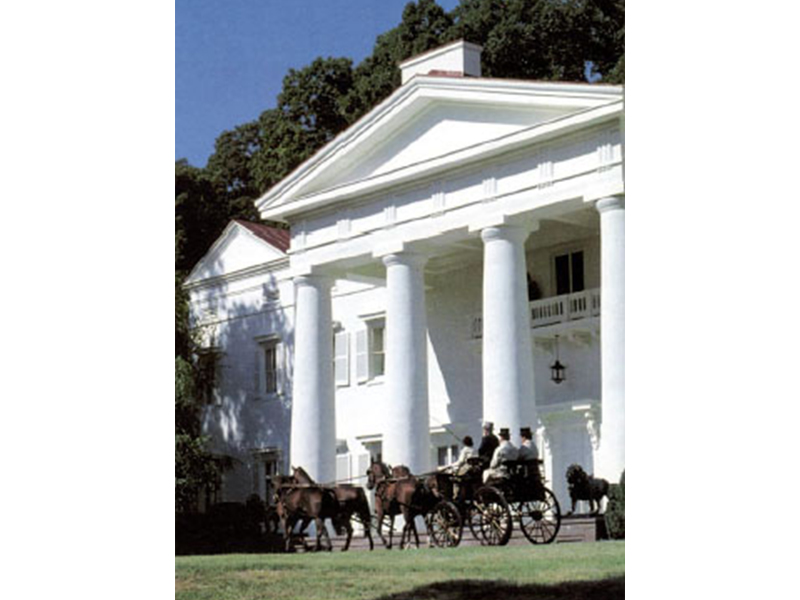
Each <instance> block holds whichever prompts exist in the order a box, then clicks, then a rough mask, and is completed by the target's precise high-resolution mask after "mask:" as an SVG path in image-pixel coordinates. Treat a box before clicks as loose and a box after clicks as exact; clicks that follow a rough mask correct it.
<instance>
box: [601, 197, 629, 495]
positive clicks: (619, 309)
mask: <svg viewBox="0 0 800 600" xmlns="http://www.w3.org/2000/svg"><path fill="white" fill-rule="evenodd" d="M596 207H597V210H598V212H599V213H600V248H601V250H600V360H601V372H602V387H601V390H602V398H601V400H602V424H601V426H600V448H599V452H598V465H597V468H596V469H595V472H596V473H598V475H599V476H600V477H603V478H605V479H608V480H609V481H611V482H612V483H616V482H618V481H619V478H620V475H621V474H622V471H623V469H625V200H624V197H622V196H612V197H609V198H603V199H601V200H598V202H597V205H596Z"/></svg>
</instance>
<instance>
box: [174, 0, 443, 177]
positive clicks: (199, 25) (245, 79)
mask: <svg viewBox="0 0 800 600" xmlns="http://www.w3.org/2000/svg"><path fill="white" fill-rule="evenodd" d="M407 2H408V0H282V1H276V0H176V2H175V158H176V159H177V158H187V159H188V160H189V162H190V163H191V164H193V165H195V166H198V167H203V166H205V164H206V161H207V160H208V157H209V155H210V154H211V153H212V152H213V150H214V140H215V139H216V137H217V136H218V135H219V134H220V133H222V132H223V131H224V130H226V129H232V128H233V127H235V126H236V125H240V124H241V123H245V122H247V121H251V120H253V119H255V118H256V117H258V115H259V114H261V112H262V111H263V110H265V109H267V108H271V107H274V106H275V98H276V96H277V95H278V93H279V92H280V89H281V83H282V81H283V77H284V75H286V72H287V71H288V70H289V69H290V68H302V67H304V66H305V65H307V64H309V63H310V62H311V61H313V60H314V59H315V58H316V57H318V56H323V57H328V56H334V57H339V56H345V57H348V58H351V59H353V64H354V65H356V64H358V63H359V62H360V61H361V60H362V59H363V58H365V57H366V56H368V55H369V54H370V53H371V52H372V48H373V46H374V44H375V38H376V37H377V36H378V35H379V34H381V33H383V32H385V31H387V30H389V29H391V28H392V27H394V26H396V25H397V24H398V23H399V22H400V20H401V17H402V14H403V7H404V6H405V5H406V3H407ZM437 2H438V4H439V5H440V6H442V7H443V8H444V9H445V10H447V11H450V10H452V9H453V8H454V7H455V6H456V5H457V4H458V0H437Z"/></svg>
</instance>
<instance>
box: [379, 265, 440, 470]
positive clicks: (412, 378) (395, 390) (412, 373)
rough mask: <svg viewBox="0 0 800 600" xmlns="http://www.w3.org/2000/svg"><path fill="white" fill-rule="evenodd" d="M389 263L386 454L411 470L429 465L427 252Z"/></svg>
mask: <svg viewBox="0 0 800 600" xmlns="http://www.w3.org/2000/svg"><path fill="white" fill-rule="evenodd" d="M383 263H384V264H385V265H386V347H385V351H386V385H387V392H388V393H387V399H386V400H387V403H388V404H387V406H386V425H385V427H384V430H383V431H384V438H383V457H384V460H385V461H386V462H388V463H389V464H391V465H393V466H394V465H401V464H402V465H407V466H408V468H409V469H411V472H412V473H424V472H426V471H428V470H429V469H430V429H429V418H428V352H427V350H428V344H427V331H428V327H427V317H426V314H425V281H424V271H423V269H424V265H425V257H423V256H420V255H417V254H412V253H408V252H401V253H397V254H390V255H388V256H385V257H383Z"/></svg>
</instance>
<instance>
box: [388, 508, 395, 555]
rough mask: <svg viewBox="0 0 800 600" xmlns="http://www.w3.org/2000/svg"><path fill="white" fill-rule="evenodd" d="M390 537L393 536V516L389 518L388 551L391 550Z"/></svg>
mask: <svg viewBox="0 0 800 600" xmlns="http://www.w3.org/2000/svg"><path fill="white" fill-rule="evenodd" d="M392 535H394V515H392V516H391V517H389V546H388V548H389V550H391V549H392Z"/></svg>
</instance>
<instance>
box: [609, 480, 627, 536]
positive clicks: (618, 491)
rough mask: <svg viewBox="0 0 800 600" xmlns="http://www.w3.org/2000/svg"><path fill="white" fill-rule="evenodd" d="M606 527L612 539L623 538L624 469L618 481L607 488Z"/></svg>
mask: <svg viewBox="0 0 800 600" xmlns="http://www.w3.org/2000/svg"><path fill="white" fill-rule="evenodd" d="M606 529H607V530H608V536H609V537H610V538H611V539H612V540H624V539H625V471H623V472H622V477H621V478H620V480H619V483H618V484H616V483H612V484H611V485H610V486H609V490H608V508H606Z"/></svg>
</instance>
